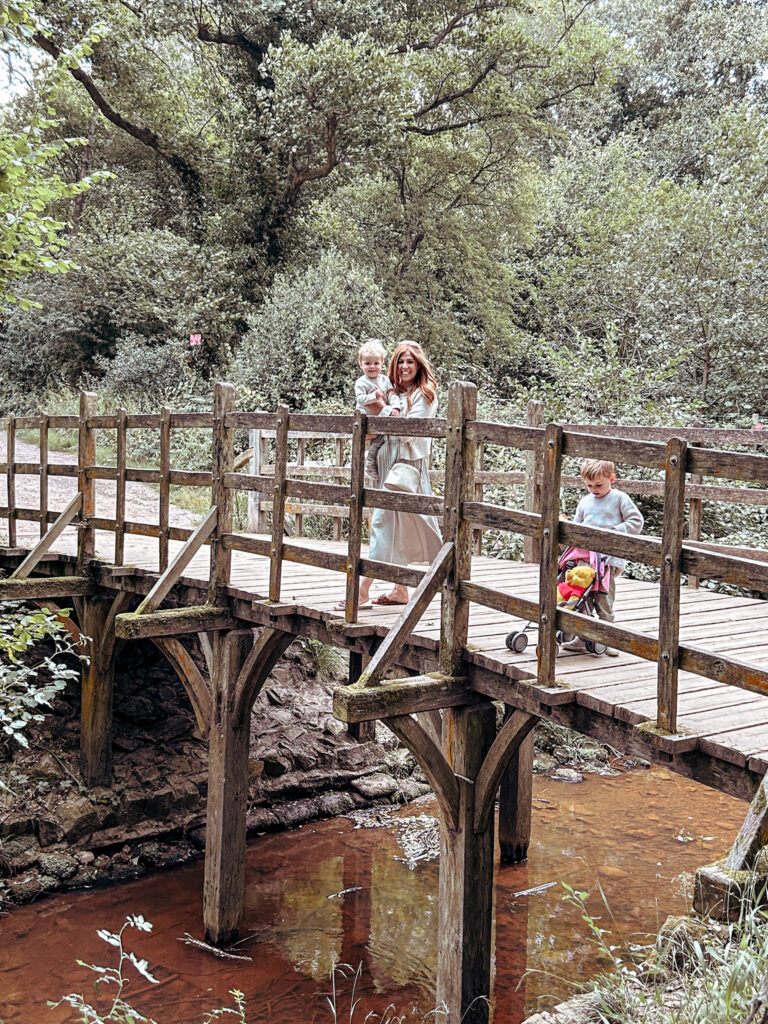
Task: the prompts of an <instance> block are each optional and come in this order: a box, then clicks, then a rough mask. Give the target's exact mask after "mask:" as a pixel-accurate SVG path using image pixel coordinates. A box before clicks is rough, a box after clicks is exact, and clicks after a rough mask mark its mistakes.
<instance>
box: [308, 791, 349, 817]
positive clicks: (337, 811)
mask: <svg viewBox="0 0 768 1024" xmlns="http://www.w3.org/2000/svg"><path fill="white" fill-rule="evenodd" d="M354 806H355V805H354V802H353V800H352V797H351V796H350V795H349V793H323V795H322V796H320V797H318V799H317V810H318V814H319V815H320V816H321V817H324V818H336V817H338V816H339V815H341V814H348V813H349V812H350V811H351V810H353V808H354Z"/></svg>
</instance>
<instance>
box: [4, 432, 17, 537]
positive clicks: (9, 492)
mask: <svg viewBox="0 0 768 1024" xmlns="http://www.w3.org/2000/svg"><path fill="white" fill-rule="evenodd" d="M5 431H6V433H5V462H6V470H5V472H6V496H7V505H8V547H11V548H15V547H16V540H17V538H16V417H15V416H13V415H9V416H8V419H7V422H6V428H5Z"/></svg>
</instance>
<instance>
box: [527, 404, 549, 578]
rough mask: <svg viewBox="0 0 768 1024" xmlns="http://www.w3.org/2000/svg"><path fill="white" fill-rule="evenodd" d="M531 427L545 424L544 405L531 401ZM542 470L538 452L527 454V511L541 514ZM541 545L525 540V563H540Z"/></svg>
mask: <svg viewBox="0 0 768 1024" xmlns="http://www.w3.org/2000/svg"><path fill="white" fill-rule="evenodd" d="M525 422H526V425H527V426H529V427H540V426H541V425H542V424H543V423H544V403H543V402H538V401H536V400H535V399H531V401H530V402H529V403H528V407H527V408H526V413H525ZM541 470H542V459H541V456H540V455H537V454H536V452H526V453H525V511H526V512H541V484H540V479H541ZM540 557H541V545H540V542H539V539H538V537H524V538H523V561H524V562H538V561H539V559H540Z"/></svg>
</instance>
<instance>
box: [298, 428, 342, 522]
mask: <svg viewBox="0 0 768 1024" xmlns="http://www.w3.org/2000/svg"><path fill="white" fill-rule="evenodd" d="M353 429H354V426H353ZM336 466H337V467H338V468H339V469H342V468H343V467H344V440H343V438H340V437H337V438H336ZM342 475H343V474H342ZM337 479H339V478H338V477H337ZM304 486H306V485H304ZM311 486H315V487H316V486H317V484H313V485H311ZM336 486H337V487H338V488H339V491H341V492H342V498H341V500H342V501H344V500H345V499H347V497H348V495H349V491H348V490H347V488H346V487H343V486H341V485H339V484H337V485H336ZM309 497H311V495H309ZM334 500H335V499H334ZM333 539H334V540H341V516H334V518H333Z"/></svg>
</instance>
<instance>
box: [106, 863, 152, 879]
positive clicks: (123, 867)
mask: <svg viewBox="0 0 768 1024" xmlns="http://www.w3.org/2000/svg"><path fill="white" fill-rule="evenodd" d="M146 873H147V869H146V868H145V867H144V865H143V864H133V863H132V862H131V861H130V860H129V861H128V863H127V864H122V863H117V864H113V865H112V880H113V881H115V882H125V881H127V880H128V879H129V878H138V877H139V875H145V874H146Z"/></svg>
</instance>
